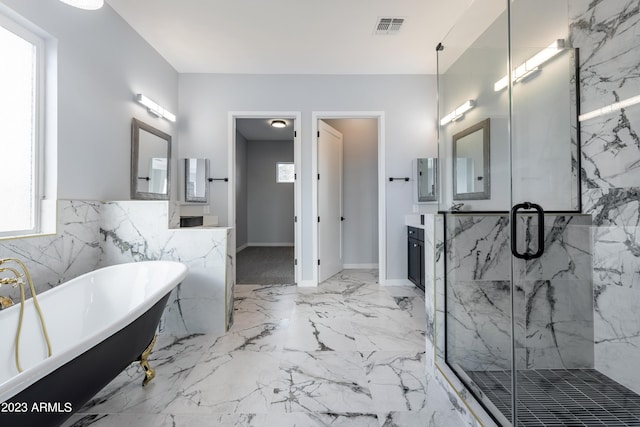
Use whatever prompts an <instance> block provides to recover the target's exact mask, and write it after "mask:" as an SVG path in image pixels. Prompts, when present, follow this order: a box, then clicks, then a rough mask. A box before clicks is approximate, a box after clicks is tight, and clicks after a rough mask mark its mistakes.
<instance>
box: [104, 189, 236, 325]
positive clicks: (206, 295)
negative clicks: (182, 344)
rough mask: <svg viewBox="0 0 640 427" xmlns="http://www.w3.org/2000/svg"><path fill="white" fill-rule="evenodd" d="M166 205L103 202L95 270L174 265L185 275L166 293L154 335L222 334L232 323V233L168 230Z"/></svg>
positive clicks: (221, 230) (227, 231)
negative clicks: (146, 263)
mask: <svg viewBox="0 0 640 427" xmlns="http://www.w3.org/2000/svg"><path fill="white" fill-rule="evenodd" d="M168 206H169V204H168V203H167V202H163V201H158V202H155V201H123V202H105V203H104V204H103V205H102V209H101V218H102V220H101V225H100V235H101V238H102V243H101V245H102V257H101V260H100V264H101V265H112V264H119V263H122V262H127V260H136V261H142V260H147V259H161V260H178V261H181V262H183V263H185V264H186V265H188V266H189V275H188V276H187V278H186V279H185V280H184V281H183V282H182V284H181V285H179V286H178V287H177V288H176V291H175V292H173V293H172V295H171V297H170V299H169V301H168V302H167V308H166V309H165V312H164V314H163V318H162V320H161V323H160V331H161V332H165V333H168V334H173V335H178V336H180V335H189V334H193V333H224V331H225V330H226V329H227V328H228V326H230V324H231V323H232V321H233V319H232V313H233V311H232V310H233V309H232V306H233V305H232V301H230V300H229V298H228V296H229V295H233V273H232V272H233V265H232V262H233V257H232V255H231V254H232V251H230V248H229V245H231V243H232V238H233V229H231V228H204V229H189V228H178V229H170V228H168V226H167V224H168V223H169V218H168V215H169V213H168Z"/></svg>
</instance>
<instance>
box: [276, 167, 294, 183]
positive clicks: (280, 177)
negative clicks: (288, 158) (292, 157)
mask: <svg viewBox="0 0 640 427" xmlns="http://www.w3.org/2000/svg"><path fill="white" fill-rule="evenodd" d="M295 178H296V175H295V168H294V165H293V163H284V162H278V163H276V182H278V183H287V182H294V181H295Z"/></svg>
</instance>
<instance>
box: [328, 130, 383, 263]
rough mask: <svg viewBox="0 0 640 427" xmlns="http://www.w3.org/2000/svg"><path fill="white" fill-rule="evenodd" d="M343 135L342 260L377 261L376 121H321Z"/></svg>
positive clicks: (355, 261)
mask: <svg viewBox="0 0 640 427" xmlns="http://www.w3.org/2000/svg"><path fill="white" fill-rule="evenodd" d="M324 121H325V122H327V123H328V124H329V125H330V126H332V127H333V128H335V129H336V130H338V131H339V132H341V133H342V136H343V145H342V150H343V183H342V197H343V200H342V203H343V205H342V206H343V213H344V217H345V218H346V220H345V221H344V223H343V242H342V250H343V260H344V264H345V266H346V267H350V266H353V267H357V266H364V265H370V264H378V120H376V119H331V120H324Z"/></svg>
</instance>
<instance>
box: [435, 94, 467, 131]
mask: <svg viewBox="0 0 640 427" xmlns="http://www.w3.org/2000/svg"><path fill="white" fill-rule="evenodd" d="M475 106H476V101H474V100H473V99H470V100H468V101H467V102H465V103H464V104H462V105H461V106H459V107H458V108H456V109H455V110H453V111H452V112H450V113H449V114H447V115H446V116H444V117H443V118H442V120H440V126H444V125H446V124H447V123H450V122H455V121H457V120H460V119H461V118H462V116H464V113H466V112H467V111H469V110H471V109H472V108H473V107H475Z"/></svg>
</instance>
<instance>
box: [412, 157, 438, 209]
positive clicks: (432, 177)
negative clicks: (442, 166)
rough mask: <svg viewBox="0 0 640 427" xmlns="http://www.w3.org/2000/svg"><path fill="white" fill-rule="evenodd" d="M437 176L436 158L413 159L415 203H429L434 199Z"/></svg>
mask: <svg viewBox="0 0 640 427" xmlns="http://www.w3.org/2000/svg"><path fill="white" fill-rule="evenodd" d="M437 176H438V159H436V158H422V159H416V160H415V177H416V186H415V195H416V200H415V201H416V203H429V202H435V201H436V188H437V187H436V177H437Z"/></svg>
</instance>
